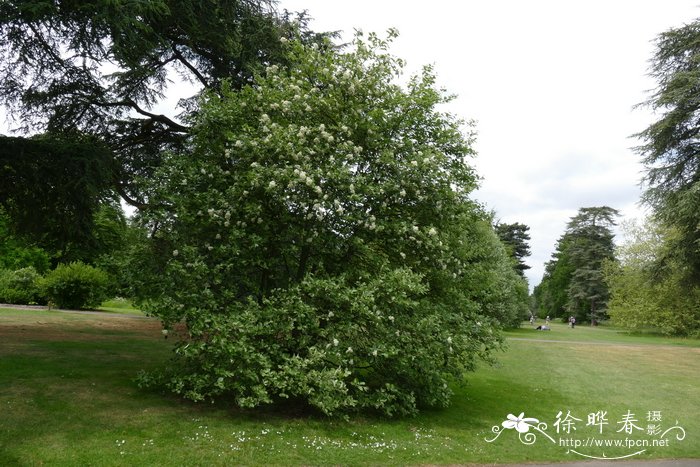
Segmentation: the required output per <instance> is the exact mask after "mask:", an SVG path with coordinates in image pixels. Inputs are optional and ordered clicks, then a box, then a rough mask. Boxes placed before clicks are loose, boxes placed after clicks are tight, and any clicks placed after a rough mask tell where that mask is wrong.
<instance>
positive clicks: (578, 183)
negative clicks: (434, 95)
mask: <svg viewBox="0 0 700 467" xmlns="http://www.w3.org/2000/svg"><path fill="white" fill-rule="evenodd" d="M698 3H700V2H698V0H501V1H498V0H464V1H449V0H432V1H430V2H425V1H420V2H418V1H412V0H411V1H406V0H404V1H399V0H395V1H392V0H372V1H368V0H354V1H342V2H341V1H328V0H325V1H324V0H282V1H281V2H280V8H287V9H289V10H292V11H300V10H308V12H309V14H310V16H311V17H313V18H314V20H313V22H312V23H311V28H312V29H314V30H317V31H327V30H339V31H341V32H343V33H344V38H345V39H348V40H349V39H350V38H351V37H352V34H353V31H354V29H362V30H363V31H364V32H372V31H373V32H378V33H380V32H384V31H386V30H387V29H388V28H390V27H395V28H397V29H398V30H399V33H400V37H399V38H398V39H397V40H396V41H395V43H394V47H393V49H392V52H393V53H394V55H397V56H399V57H401V58H404V59H406V60H407V61H408V70H409V71H411V72H415V71H416V70H418V69H420V67H421V66H423V65H425V64H433V65H434V66H435V69H436V72H437V76H438V79H439V84H440V85H442V86H445V87H446V88H447V89H448V91H450V92H452V93H456V94H458V98H457V100H456V101H455V102H454V103H453V104H452V107H451V109H450V110H451V111H452V112H453V113H455V114H457V115H458V116H460V117H461V118H463V119H474V120H476V121H477V126H476V130H477V132H478V135H477V142H476V150H477V151H478V156H477V158H476V159H475V161H474V165H475V166H476V168H477V171H478V173H479V175H480V176H481V177H483V182H482V186H481V188H480V189H479V191H478V192H477V193H475V195H474V197H475V198H476V199H478V200H479V201H481V202H483V203H485V204H486V205H487V206H488V207H489V208H490V209H493V210H495V211H496V213H497V217H498V218H499V219H501V221H503V222H508V223H512V222H521V223H524V224H526V225H529V226H530V236H531V242H530V243H531V249H532V256H531V257H530V258H528V260H527V263H528V264H529V265H530V266H531V267H532V269H530V270H529V271H528V278H529V281H530V285H531V287H532V286H534V285H536V284H538V283H539V282H540V280H541V279H542V273H543V270H544V263H545V262H546V261H547V260H549V259H550V257H551V254H552V252H553V251H554V248H555V244H556V241H557V239H558V238H559V237H560V236H561V234H562V233H563V232H564V229H565V227H566V223H567V222H568V220H569V219H570V218H571V217H572V216H574V215H575V214H576V212H577V211H578V208H580V207H587V206H602V205H607V206H610V207H613V208H616V209H619V210H620V211H621V212H622V214H623V216H624V217H625V218H631V217H640V216H641V215H642V210H641V209H640V208H639V206H638V205H637V203H638V201H639V196H640V193H641V190H640V187H639V180H640V178H641V176H642V166H641V165H640V164H639V162H638V161H639V156H638V155H637V154H635V153H634V152H633V151H632V150H631V149H630V148H632V147H634V146H636V145H637V144H638V141H637V140H635V139H634V138H631V135H633V134H634V133H637V132H639V131H641V130H643V129H644V128H645V127H646V126H647V125H648V124H649V123H650V122H652V121H653V118H654V117H653V115H651V114H650V112H649V111H647V110H644V109H633V107H634V106H635V104H638V103H640V102H642V101H644V100H645V99H646V98H647V96H648V91H649V90H651V89H653V88H654V87H655V82H654V81H653V80H652V79H651V78H649V77H648V76H647V74H648V68H649V62H648V61H649V59H650V58H651V56H652V54H653V42H652V41H653V39H654V38H655V37H656V36H657V35H658V34H659V33H661V32H663V31H666V30H668V29H669V28H672V27H677V26H680V25H682V24H684V23H688V22H690V21H692V20H693V19H695V18H696V17H698V16H700V10H699V9H698V7H697V5H698Z"/></svg>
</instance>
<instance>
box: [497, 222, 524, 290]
mask: <svg viewBox="0 0 700 467" xmlns="http://www.w3.org/2000/svg"><path fill="white" fill-rule="evenodd" d="M494 228H495V230H496V233H497V234H498V237H499V238H500V239H501V241H502V242H503V243H505V245H506V246H507V247H508V248H509V250H510V254H511V255H512V257H513V259H514V260H515V269H516V271H518V274H520V275H521V276H522V277H525V270H527V269H530V266H528V265H527V264H525V260H524V259H525V258H526V257H528V256H530V245H529V243H528V242H529V241H530V234H528V233H527V232H528V230H530V227H529V226H527V225H525V224H520V223H518V222H516V223H514V224H501V223H497V224H496V225H495V226H494Z"/></svg>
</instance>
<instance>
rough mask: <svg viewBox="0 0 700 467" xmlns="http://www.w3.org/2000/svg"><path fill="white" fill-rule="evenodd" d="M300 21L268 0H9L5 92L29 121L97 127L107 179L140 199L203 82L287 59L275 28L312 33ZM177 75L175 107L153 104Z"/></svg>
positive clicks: (4, 29) (3, 17)
mask: <svg viewBox="0 0 700 467" xmlns="http://www.w3.org/2000/svg"><path fill="white" fill-rule="evenodd" d="M305 24H306V19H305V18H304V16H303V15H300V16H299V17H297V18H292V17H291V14H289V13H286V12H285V13H283V14H280V13H278V12H277V10H276V9H275V8H274V3H273V2H270V1H267V0H225V1H218V0H153V1H128V2H114V1H112V0H84V1H80V2H75V1H61V2H47V1H45V0H5V1H2V2H0V96H2V101H3V103H4V104H5V105H7V106H8V107H9V110H10V112H11V113H12V114H13V115H14V116H16V117H17V120H18V121H20V122H21V123H22V124H23V125H24V128H26V129H32V130H35V131H36V130H41V131H43V130H48V131H50V132H52V133H55V132H59V133H60V132H64V131H70V132H75V131H76V130H77V131H79V132H81V133H83V134H87V135H91V136H94V137H97V138H98V139H99V140H100V141H101V142H102V143H104V144H105V145H106V146H108V147H109V148H110V149H111V150H112V151H113V153H114V157H115V161H116V166H115V167H116V169H117V172H116V173H115V179H114V181H115V183H114V188H115V189H117V190H118V191H119V193H120V195H121V196H122V197H123V198H124V199H126V200H128V201H129V202H130V203H132V204H133V205H135V206H138V207H139V208H141V207H144V206H145V205H146V204H147V203H148V197H147V194H146V193H144V192H143V189H144V184H142V183H141V182H142V181H143V180H144V179H146V178H148V177H150V176H151V175H152V174H153V171H154V170H155V168H156V167H157V166H158V165H159V164H160V161H161V155H162V151H164V150H173V149H182V148H183V147H184V146H186V145H187V141H188V139H189V136H190V133H189V132H190V127H189V126H188V125H187V122H188V121H189V120H191V117H192V116H193V115H194V114H196V111H197V101H196V99H197V96H198V94H199V92H200V91H199V90H201V89H202V88H204V89H207V90H210V91H217V90H218V89H219V88H220V87H221V82H222V80H224V79H226V80H229V81H230V83H231V84H232V85H233V86H234V87H238V88H240V87H242V86H244V85H246V84H249V83H251V82H252V79H253V76H254V75H255V73H257V72H260V71H262V69H263V67H264V66H265V64H272V63H277V64H282V65H284V64H285V63H286V57H285V55H284V53H283V47H282V44H281V43H280V41H279V38H280V37H283V36H290V35H291V34H292V30H294V29H296V28H298V29H299V30H301V31H302V34H303V35H304V37H305V39H306V40H314V38H315V35H314V34H312V33H311V32H309V31H308V30H307V29H306V27H305ZM175 75H179V76H181V77H182V78H183V79H185V80H187V81H189V82H192V83H193V84H194V86H193V89H194V90H193V91H192V96H190V97H189V98H186V99H183V101H182V102H181V103H180V104H181V105H180V109H179V110H178V111H177V112H172V114H171V115H167V114H164V113H163V114H161V113H154V112H152V111H151V109H152V108H154V107H157V104H159V103H162V101H163V100H164V98H165V96H166V95H168V89H169V86H170V85H171V84H172V82H173V81H174V80H173V77H174V76H175ZM161 107H162V106H161ZM180 110H181V111H182V114H181V115H179V116H178V117H179V118H177V117H176V116H175V113H180ZM183 122H184V123H183Z"/></svg>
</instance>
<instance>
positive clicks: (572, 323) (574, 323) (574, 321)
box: [571, 316, 576, 329]
mask: <svg viewBox="0 0 700 467" xmlns="http://www.w3.org/2000/svg"><path fill="white" fill-rule="evenodd" d="M575 327H576V317H575V316H572V317H571V329H573V328H575Z"/></svg>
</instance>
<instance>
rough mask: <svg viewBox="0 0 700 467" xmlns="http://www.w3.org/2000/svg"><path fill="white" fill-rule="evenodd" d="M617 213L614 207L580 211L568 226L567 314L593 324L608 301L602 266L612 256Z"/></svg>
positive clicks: (603, 310) (600, 315) (600, 316)
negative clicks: (568, 279) (568, 273)
mask: <svg viewBox="0 0 700 467" xmlns="http://www.w3.org/2000/svg"><path fill="white" fill-rule="evenodd" d="M617 216H619V212H618V211H617V210H615V209H613V208H610V207H607V206H602V207H591V208H581V209H579V212H578V214H577V215H576V216H574V217H573V218H572V219H571V221H569V223H568V224H567V230H566V234H567V235H568V237H569V241H568V242H567V253H568V255H569V258H570V261H571V265H572V269H573V271H572V274H571V281H570V283H569V289H568V296H569V302H568V309H569V311H570V312H571V313H572V314H573V315H575V316H577V317H579V318H584V319H590V320H591V321H593V322H595V321H598V320H599V319H600V318H602V317H604V314H605V308H606V304H607V301H608V298H609V293H608V287H607V284H606V283H605V280H604V277H603V263H604V261H606V260H612V259H613V258H614V257H615V245H614V243H613V238H614V235H613V233H612V230H611V229H612V227H614V226H615V225H616V223H615V218H616V217H617Z"/></svg>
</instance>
